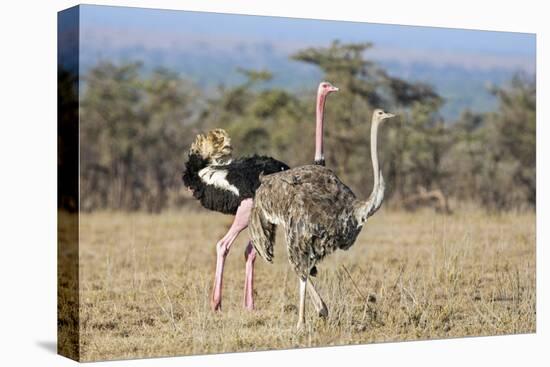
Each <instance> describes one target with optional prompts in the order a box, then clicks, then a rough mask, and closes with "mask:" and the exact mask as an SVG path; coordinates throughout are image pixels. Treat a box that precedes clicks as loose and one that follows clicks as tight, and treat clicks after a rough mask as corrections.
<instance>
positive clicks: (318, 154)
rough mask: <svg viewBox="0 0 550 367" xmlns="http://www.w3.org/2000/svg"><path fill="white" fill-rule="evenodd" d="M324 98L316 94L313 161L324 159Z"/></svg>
mask: <svg viewBox="0 0 550 367" xmlns="http://www.w3.org/2000/svg"><path fill="white" fill-rule="evenodd" d="M325 97H326V96H325V95H324V94H323V93H322V92H319V93H317V106H316V110H315V114H316V115H315V116H316V126H315V161H316V162H318V161H323V160H324V159H325V156H324V153H323V120H324V114H325V99H326V98H325Z"/></svg>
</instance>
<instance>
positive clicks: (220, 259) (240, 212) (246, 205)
mask: <svg viewBox="0 0 550 367" xmlns="http://www.w3.org/2000/svg"><path fill="white" fill-rule="evenodd" d="M251 209H252V199H245V200H243V201H242V202H241V204H240V205H239V209H237V214H236V215H235V219H234V220H233V224H232V225H231V228H229V231H228V232H227V234H226V235H225V236H223V238H222V239H221V240H220V241H218V243H217V244H216V276H215V278H214V291H213V294H212V300H211V302H210V306H211V307H212V309H213V310H214V311H216V310H220V309H221V306H222V282H223V268H224V264H225V257H226V256H227V254H228V253H229V249H230V248H231V245H233V242H235V239H236V238H237V236H238V235H239V233H241V231H242V230H243V229H245V228H246V227H247V226H248V219H249V217H250V210H251Z"/></svg>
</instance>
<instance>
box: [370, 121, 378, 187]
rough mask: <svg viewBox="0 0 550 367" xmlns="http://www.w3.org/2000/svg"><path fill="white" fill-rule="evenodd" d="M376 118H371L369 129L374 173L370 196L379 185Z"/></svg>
mask: <svg viewBox="0 0 550 367" xmlns="http://www.w3.org/2000/svg"><path fill="white" fill-rule="evenodd" d="M378 124H379V122H378V120H373V121H372V125H371V129H370V156H371V159H372V173H373V174H374V185H373V187H372V194H371V196H373V195H375V193H376V191H377V190H378V186H379V185H380V172H379V171H380V167H379V165H378V149H377V145H378V144H377V139H378Z"/></svg>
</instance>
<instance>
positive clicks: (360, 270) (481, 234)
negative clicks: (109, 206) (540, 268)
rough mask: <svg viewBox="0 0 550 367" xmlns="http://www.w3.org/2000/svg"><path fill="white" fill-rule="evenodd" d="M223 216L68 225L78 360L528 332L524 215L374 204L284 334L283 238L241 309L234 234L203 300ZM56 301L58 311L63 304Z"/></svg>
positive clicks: (286, 270)
mask: <svg viewBox="0 0 550 367" xmlns="http://www.w3.org/2000/svg"><path fill="white" fill-rule="evenodd" d="M231 219H232V217H230V216H224V215H221V214H216V213H209V212H206V211H203V210H199V211H188V212H168V213H163V214H160V215H148V214H139V213H136V214H128V213H120V212H96V213H90V214H83V215H82V216H81V222H80V225H81V226H80V244H81V245H80V275H79V276H80V307H81V310H80V343H81V347H80V357H81V359H82V360H85V361H91V360H103V359H121V358H136V357H150V356H165V355H184V354H204V353H221V352H235V351H253V350H265V349H279V348H295V347H311V346H327V345H342V344H357V343H371V342H386V341H404V340H417V339H431V338H447V337H461V336H471V335H497V334H509V333H531V332H534V331H535V320H536V309H535V250H536V249H535V214H534V213H507V214H499V215H496V214H495V215H491V214H487V213H485V212H483V211H481V210H475V209H467V208H466V209H464V210H459V211H457V212H456V213H455V214H454V215H451V216H444V215H438V214H434V213H433V212H431V211H421V212H417V213H404V212H397V211H389V210H382V211H380V212H379V213H377V215H375V216H374V217H372V218H371V219H370V220H369V222H368V223H367V225H366V226H365V228H363V231H362V233H361V234H360V236H359V238H358V240H357V242H356V243H355V245H354V246H353V247H352V248H351V249H350V250H349V251H340V252H338V253H335V254H333V255H332V256H331V257H330V258H328V259H327V260H326V261H325V262H323V263H322V264H321V265H320V266H319V267H318V268H319V274H318V276H317V278H316V285H317V287H318V289H319V291H320V294H321V295H322V296H323V298H324V299H325V301H326V303H327V306H328V308H329V317H328V318H327V319H326V320H325V319H318V318H317V316H316V315H315V312H314V308H313V305H312V304H311V303H309V302H308V304H307V315H306V316H307V326H306V328H305V329H304V330H302V331H301V332H296V329H295V326H296V321H297V307H296V306H297V303H298V280H297V277H296V275H295V274H294V273H293V272H292V270H291V269H290V266H289V264H288V261H287V255H286V250H285V246H286V243H285V241H284V238H283V236H281V235H279V237H278V242H277V246H276V248H275V263H274V264H273V265H271V264H267V263H265V262H264V261H263V260H262V259H261V258H258V259H257V261H256V279H255V294H256V310H255V311H254V312H246V311H245V310H243V308H242V297H243V283H244V255H243V251H244V247H245V244H246V237H247V233H246V232H243V233H242V234H241V236H239V238H238V239H237V242H236V243H235V245H234V247H233V248H232V250H231V252H230V254H229V256H228V259H227V262H226V264H227V267H226V272H225V278H224V288H223V292H224V293H223V310H222V312H219V313H213V312H212V311H211V310H210V308H209V299H210V298H209V297H210V292H211V286H212V282H213V276H214V267H215V243H216V241H217V240H218V239H219V238H221V237H222V236H223V234H224V233H225V231H226V230H227V228H228V227H229V225H230V223H231ZM61 306H62V305H61Z"/></svg>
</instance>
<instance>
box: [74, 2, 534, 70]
mask: <svg viewBox="0 0 550 367" xmlns="http://www.w3.org/2000/svg"><path fill="white" fill-rule="evenodd" d="M81 23H82V24H85V25H87V26H89V27H93V28H95V27H97V28H112V27H115V28H119V29H120V28H123V29H124V28H128V29H141V30H143V31H153V32H163V33H164V32H171V33H182V32H191V33H193V34H201V35H203V36H205V37H208V36H211V37H216V36H224V37H232V38H243V39H250V40H262V41H279V42H300V43H311V44H326V43H328V42H329V41H330V40H332V39H340V40H342V41H365V40H369V41H371V42H374V43H375V44H377V45H382V46H384V47H392V48H393V47H397V48H406V49H411V48H414V49H420V50H430V51H445V52H460V53H464V52H466V53H481V54H491V55H501V56H523V57H529V58H533V61H534V57H535V49H536V41H535V35H534V34H527V33H512V32H494V31H477V30H475V31H474V30H463V29H450V28H435V27H415V26H401V25H384V24H373V23H359V22H344V21H325V20H309V19H296V18H282V17H263V16H248V15H230V14H217V13H202V12H188V11H174V10H158V9H143V8H129V7H111V6H94V5H84V6H83V11H82V13H81Z"/></svg>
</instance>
